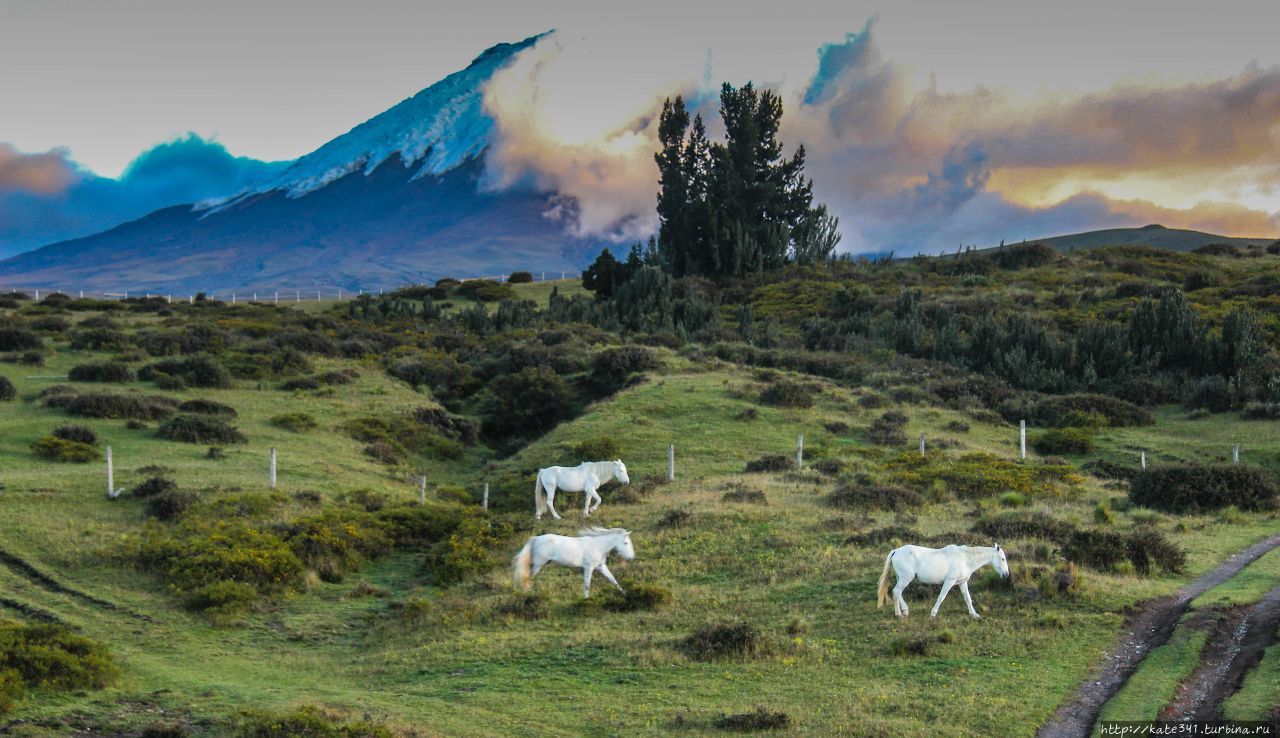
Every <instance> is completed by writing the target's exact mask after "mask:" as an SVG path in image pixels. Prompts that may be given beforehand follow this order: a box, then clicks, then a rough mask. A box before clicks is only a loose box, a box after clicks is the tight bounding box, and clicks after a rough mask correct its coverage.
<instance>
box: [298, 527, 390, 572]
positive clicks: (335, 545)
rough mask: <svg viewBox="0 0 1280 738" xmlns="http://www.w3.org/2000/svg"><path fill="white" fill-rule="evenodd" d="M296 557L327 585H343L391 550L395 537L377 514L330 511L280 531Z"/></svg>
mask: <svg viewBox="0 0 1280 738" xmlns="http://www.w3.org/2000/svg"><path fill="white" fill-rule="evenodd" d="M280 533H281V535H282V536H283V538H284V540H285V541H286V542H288V544H289V546H290V548H292V549H293V552H294V554H296V555H297V557H298V558H299V559H300V560H301V561H302V563H303V564H305V565H306V566H307V568H309V569H311V570H313V571H315V572H316V573H317V574H319V575H320V578H321V579H322V580H324V581H326V582H340V581H342V578H343V577H344V576H345V575H346V573H347V572H349V571H351V570H352V569H354V568H356V567H357V566H359V564H360V563H361V562H362V561H364V560H367V559H374V558H377V557H379V556H382V555H384V554H386V553H388V552H389V551H390V550H391V545H392V538H391V536H390V535H389V534H388V532H387V530H386V527H385V526H384V525H383V524H382V522H381V521H380V520H378V518H377V517H375V516H374V515H372V514H370V513H368V512H365V511H356V510H350V509H347V510H328V511H326V512H324V513H322V514H320V515H318V516H316V517H313V518H307V519H303V520H298V521H295V522H293V523H290V524H289V525H286V526H283V527H282V528H281V530H280Z"/></svg>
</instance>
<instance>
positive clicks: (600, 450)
mask: <svg viewBox="0 0 1280 738" xmlns="http://www.w3.org/2000/svg"><path fill="white" fill-rule="evenodd" d="M571 453H572V454H573V458H574V459H577V460H579V461H612V460H614V459H620V458H622V447H621V446H620V445H618V442H617V441H615V440H614V439H613V438H612V437H610V436H597V437H595V438H589V439H587V440H585V441H582V442H581V443H577V444H575V445H574V446H573V448H572V450H571Z"/></svg>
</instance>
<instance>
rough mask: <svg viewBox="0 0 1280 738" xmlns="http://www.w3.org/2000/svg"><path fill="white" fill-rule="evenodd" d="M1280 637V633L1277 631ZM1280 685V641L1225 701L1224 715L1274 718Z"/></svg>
mask: <svg viewBox="0 0 1280 738" xmlns="http://www.w3.org/2000/svg"><path fill="white" fill-rule="evenodd" d="M1276 636H1277V638H1280V633H1277V634H1276ZM1277 684H1280V643H1277V644H1275V645H1273V646H1271V647H1270V648H1268V649H1267V650H1266V653H1264V654H1263V656H1262V661H1260V662H1259V663H1258V666H1257V667H1256V668H1254V670H1253V671H1251V672H1249V675H1248V676H1246V677H1245V680H1244V684H1242V685H1241V686H1240V690H1239V691H1238V692H1236V693H1235V694H1233V695H1231V696H1230V697H1228V698H1227V699H1226V700H1225V701H1224V702H1223V704H1222V714H1223V717H1225V718H1226V719H1228V720H1267V719H1273V716H1274V715H1275V712H1276V708H1277V707H1280V700H1278V699H1277V695H1276V685H1277Z"/></svg>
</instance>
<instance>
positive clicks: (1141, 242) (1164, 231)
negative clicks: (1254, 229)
mask: <svg viewBox="0 0 1280 738" xmlns="http://www.w3.org/2000/svg"><path fill="white" fill-rule="evenodd" d="M1275 240H1276V237H1275V236H1258V237H1256V238H1241V237H1235V236H1220V235H1218V234H1216V233H1205V232H1203V231H1193V230H1187V229H1184V228H1165V227H1164V226H1159V225H1149V226H1144V227H1142V228H1108V229H1104V230H1100V231H1088V232H1086V233H1072V234H1069V235H1065V236H1053V237H1051V238H1044V239H1040V241H1041V242H1042V243H1045V244H1048V245H1049V246H1052V247H1054V248H1055V249H1058V250H1059V251H1073V250H1075V249H1091V248H1098V247H1100V246H1127V245H1132V246H1151V247H1153V248H1158V249H1170V250H1172V251H1193V250H1195V249H1197V248H1200V247H1201V246H1207V245H1209V244H1213V243H1225V244H1228V245H1230V246H1237V247H1241V248H1244V247H1247V246H1267V245H1269V244H1270V243H1272V242H1273V241H1275Z"/></svg>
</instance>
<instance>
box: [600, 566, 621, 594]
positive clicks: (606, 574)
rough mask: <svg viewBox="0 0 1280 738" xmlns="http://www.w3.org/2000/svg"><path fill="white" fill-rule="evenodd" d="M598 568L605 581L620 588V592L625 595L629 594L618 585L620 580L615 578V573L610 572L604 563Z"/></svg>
mask: <svg viewBox="0 0 1280 738" xmlns="http://www.w3.org/2000/svg"><path fill="white" fill-rule="evenodd" d="M596 568H598V569H599V570H600V573H601V574H603V575H604V578H605V579H608V580H609V582H610V583H611V584H613V586H615V587H617V588H618V591H619V592H621V593H622V594H624V595H625V594H626V593H627V591H626V590H625V589H623V588H622V585H621V584H618V580H617V579H614V578H613V572H611V571H609V567H608V566H606V565H605V564H604V562H600V566H598V567H596Z"/></svg>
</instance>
